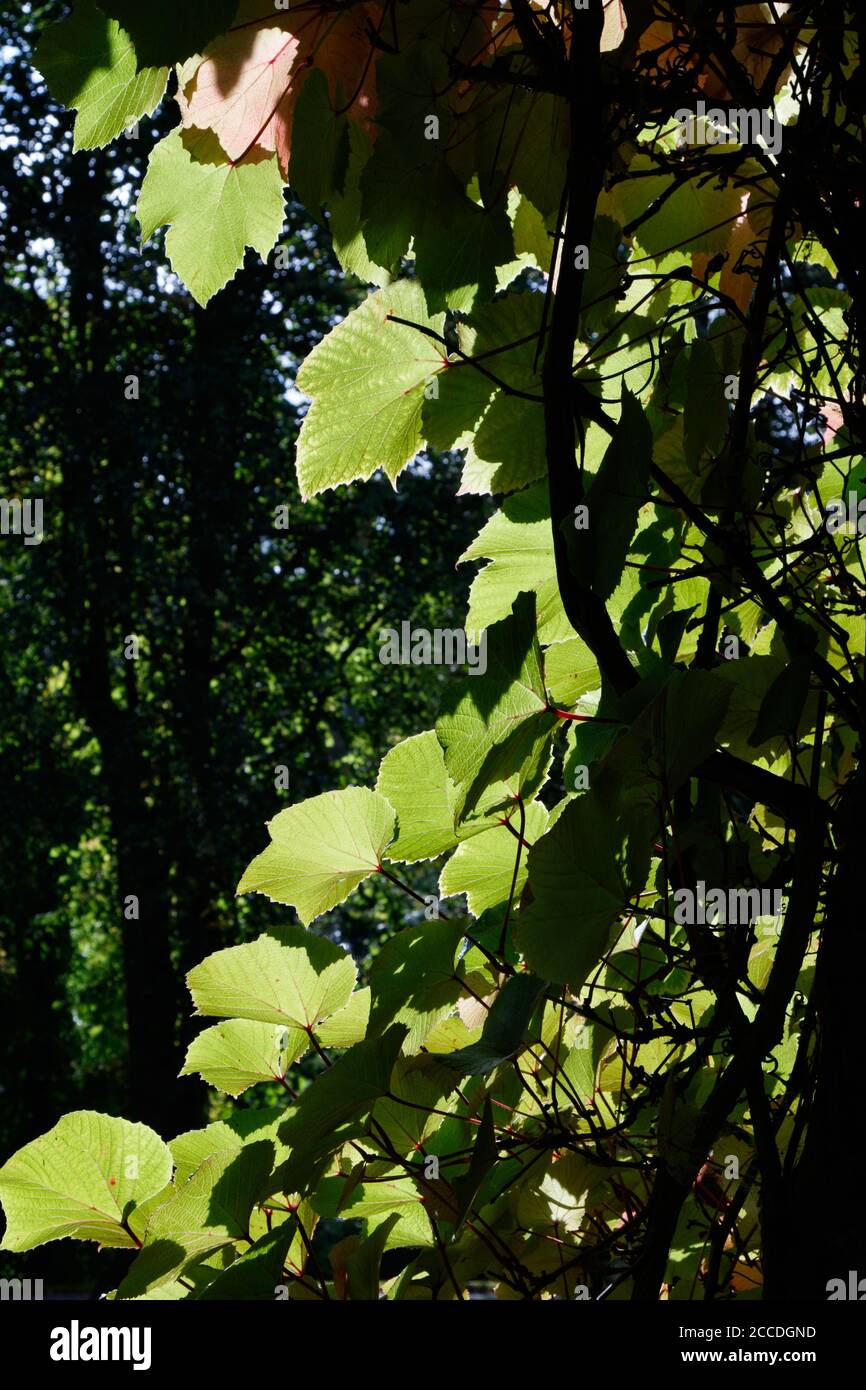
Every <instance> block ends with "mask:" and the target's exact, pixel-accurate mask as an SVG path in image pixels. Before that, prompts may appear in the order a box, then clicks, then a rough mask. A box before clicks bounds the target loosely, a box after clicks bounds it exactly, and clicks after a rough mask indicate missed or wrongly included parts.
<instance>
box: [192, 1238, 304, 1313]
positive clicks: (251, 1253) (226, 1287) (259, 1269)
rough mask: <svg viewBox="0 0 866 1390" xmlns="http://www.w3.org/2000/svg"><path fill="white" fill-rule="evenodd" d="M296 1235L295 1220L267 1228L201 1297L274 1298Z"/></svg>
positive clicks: (221, 1298)
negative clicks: (272, 1229) (273, 1228)
mask: <svg viewBox="0 0 866 1390" xmlns="http://www.w3.org/2000/svg"><path fill="white" fill-rule="evenodd" d="M294 1236H295V1223H294V1222H293V1221H284V1222H283V1224H282V1225H280V1226H278V1227H277V1229H276V1230H275V1231H267V1232H266V1233H265V1235H263V1236H261V1237H260V1238H259V1239H258V1240H257V1241H256V1243H255V1245H252V1246H250V1248H249V1250H247V1251H246V1252H245V1253H244V1254H243V1255H241V1256H240V1258H239V1259H237V1260H235V1262H234V1264H231V1265H229V1267H228V1269H226V1270H223V1272H222V1273H221V1274H218V1275H217V1277H216V1278H215V1279H214V1280H213V1281H212V1282H211V1283H210V1284H208V1285H207V1286H206V1287H205V1288H204V1289H203V1290H202V1291H201V1293H200V1294H199V1295H198V1298H200V1299H204V1300H207V1301H213V1300H225V1301H226V1302H228V1301H231V1302H232V1303H241V1302H251V1301H257V1302H263V1303H264V1302H267V1301H268V1300H271V1301H272V1300H273V1298H274V1295H275V1293H276V1289H277V1285H278V1284H280V1283H282V1275H283V1269H284V1268H285V1264H286V1259H287V1257H288V1252H289V1246H290V1245H291V1243H292V1241H293V1239H294Z"/></svg>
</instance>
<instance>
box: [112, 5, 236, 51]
mask: <svg viewBox="0 0 866 1390" xmlns="http://www.w3.org/2000/svg"><path fill="white" fill-rule="evenodd" d="M99 8H100V9H101V10H104V11H105V13H106V14H107V15H111V17H112V19H116V20H117V21H118V22H119V23H120V24H122V25H123V27H124V29H126V30H127V32H128V33H129V34H131V35H132V41H133V43H134V44H135V51H136V53H137V54H138V61H139V63H140V64H142V65H143V66H144V65H147V66H150V65H152V64H153V65H156V66H161V65H165V66H168V67H171V66H173V65H174V64H175V63H180V62H182V61H183V59H184V58H189V57H190V56H191V55H192V54H193V53H201V52H202V51H203V50H204V48H205V47H206V46H207V44H209V43H210V41H211V39H215V38H216V37H217V35H218V34H224V33H225V31H226V30H227V29H228V28H229V26H230V25H231V23H232V20H233V19H234V17H235V12H236V10H237V8H238V0H183V3H182V4H178V3H177V0H144V3H143V2H142V0H99Z"/></svg>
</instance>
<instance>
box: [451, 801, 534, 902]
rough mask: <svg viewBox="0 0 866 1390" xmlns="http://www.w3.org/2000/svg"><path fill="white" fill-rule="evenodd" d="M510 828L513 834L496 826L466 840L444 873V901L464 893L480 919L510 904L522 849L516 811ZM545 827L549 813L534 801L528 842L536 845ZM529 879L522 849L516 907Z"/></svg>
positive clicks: (526, 836) (526, 835) (528, 811)
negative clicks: (508, 902) (501, 904)
mask: <svg viewBox="0 0 866 1390" xmlns="http://www.w3.org/2000/svg"><path fill="white" fill-rule="evenodd" d="M510 825H511V827H512V830H513V831H514V833H513V834H512V831H511V830H509V829H508V827H507V826H505V825H494V826H492V827H491V828H490V829H489V830H485V831H483V832H482V834H480V835H476V836H474V837H473V838H472V839H471V840H464V841H463V843H462V844H461V845H459V846H458V848H457V849H456V850H455V852H454V854H453V855H452V856H451V858H450V859H449V860H448V863H447V864H446V865H445V868H444V869H443V870H442V874H441V877H440V879H439V889H440V892H441V894H442V896H443V898H449V897H453V896H454V894H455V893H465V894H466V898H467V901H468V903H469V911H470V912H471V913H472V915H473V917H480V916H481V914H482V912H485V911H486V910H487V909H488V908H491V907H497V906H499V904H500V903H505V902H506V901H507V898H508V894H509V892H510V891H511V884H512V880H513V878H514V865H515V860H516V857H517V850H518V848H519V847H520V840H519V839H518V838H516V836H517V833H518V831H519V827H520V817H519V816H518V815H517V813H516V812H514V813H513V814H512V815H511V817H510ZM546 826H547V811H546V810H545V808H544V807H543V806H542V805H541V803H540V802H539V801H531V802H530V803H529V805H528V806H527V807H526V824H525V827H524V839H525V840H526V842H527V843H528V844H529V845H532V844H534V843H535V841H536V840H537V839H538V838H539V836H540V835H543V834H544V831H545V828H546ZM526 877H527V850H526V848H521V851H520V863H519V867H518V871H517V880H516V886H515V891H514V905H515V907H516V906H517V903H518V902H519V901H520V894H521V893H522V891H523V885H524V884H525V883H526Z"/></svg>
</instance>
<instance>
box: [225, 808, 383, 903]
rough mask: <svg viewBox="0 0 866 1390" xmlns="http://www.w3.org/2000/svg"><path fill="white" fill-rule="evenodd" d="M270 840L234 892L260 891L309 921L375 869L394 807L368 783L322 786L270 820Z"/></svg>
mask: <svg viewBox="0 0 866 1390" xmlns="http://www.w3.org/2000/svg"><path fill="white" fill-rule="evenodd" d="M268 831H269V833H270V836H271V841H272V843H271V844H270V845H269V846H268V848H267V849H266V850H263V851H262V853H261V854H259V855H258V856H257V857H256V858H255V859H254V860H253V862H252V863H251V864H250V866H249V868H248V869H247V871H246V873H245V874H244V876H243V878H242V879H241V881H240V883H239V884H238V889H237V891H238V893H264V894H265V896H266V897H268V898H271V899H272V901H274V902H278V903H288V904H289V905H290V906H292V907H294V908H296V909H297V913H298V916H299V917H300V919H301V921H302V922H304V923H305V924H306V925H307V926H309V924H310V922H312V921H314V920H315V918H316V917H321V915H322V913H323V912H327V911H328V910H329V908H332V907H336V905H337V903H341V902H343V901H344V900H345V899H346V898H348V896H349V894H350V893H351V892H352V891H353V889H355V888H357V886H358V884H359V883H363V881H364V879H365V878H369V876H370V874H373V873H376V871H377V870H378V869H379V867H380V865H381V862H382V857H383V855H384V853H385V850H386V849H387V847H388V845H389V844H390V843H391V840H392V838H393V834H394V812H393V810H392V809H391V807H390V805H389V804H388V802H387V801H386V800H385V798H384V797H383V796H379V795H378V793H376V792H371V791H369V790H368V788H366V787H346V788H344V790H343V791H337V792H323V793H322V795H321V796H313V797H311V798H310V799H309V800H308V801H302V802H300V803H299V805H297V806H288V807H286V809H285V810H284V811H280V813H279V815H277V816H275V817H274V819H273V820H272V821H269V822H268Z"/></svg>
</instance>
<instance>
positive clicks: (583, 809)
mask: <svg viewBox="0 0 866 1390" xmlns="http://www.w3.org/2000/svg"><path fill="white" fill-rule="evenodd" d="M648 838H649V837H648V835H647V836H646V841H647V844H648ZM648 853H649V852H648V849H647V851H646V863H648ZM636 857H637V856H636ZM629 859H630V855H629V837H628V831H627V829H626V827H625V825H624V823H623V822H622V821H620V820H618V819H617V818H616V816H614V815H612V814H610V812H609V811H607V809H606V808H605V807H604V806H603V805H602V804H601V803H600V802H599V800H598V798H597V797H596V796H595V795H594V794H593V793H592V792H588V793H587V794H586V795H585V796H581V797H578V798H577V799H576V800H574V801H571V802H569V804H568V805H567V806H566V808H565V810H564V811H563V813H562V815H561V816H560V817H559V819H558V820H557V822H556V824H555V825H554V826H553V827H552V829H550V830H549V831H548V832H547V834H546V835H544V836H543V837H542V838H541V839H540V840H539V841H538V843H537V844H536V845H535V846H534V847H533V848H532V849H531V850H530V853H529V882H530V886H531V888H532V892H533V895H534V901H533V902H532V903H531V904H530V905H529V906H528V907H527V908H525V909H524V910H523V911H522V912H521V914H520V919H519V923H518V928H517V940H518V945H519V946H520V948H521V950H522V951H523V954H524V956H525V958H526V960H527V962H528V964H529V966H530V968H531V969H532V970H535V971H537V972H538V974H539V975H543V976H544V977H545V978H546V979H548V980H555V981H556V982H557V983H567V984H568V985H569V986H570V987H571V989H572V991H577V990H578V989H579V988H580V986H581V985H582V984H583V982H584V980H585V979H586V977H587V975H588V974H589V973H590V971H591V970H592V969H593V967H594V966H596V965H598V964H599V962H600V960H601V957H602V955H603V954H604V951H605V948H606V946H607V944H608V937H609V935H610V929H611V927H612V925H613V923H614V922H615V921H616V919H617V917H618V915H619V913H620V912H622V911H623V909H624V908H625V907H626V905H627V903H628V901H629V878H630V877H631V875H630V874H629ZM644 867H645V866H644ZM634 872H637V876H638V877H639V876H640V872H639V871H638V870H635V871H634ZM642 888H643V882H641V883H640V885H639V888H638V891H640V889H642Z"/></svg>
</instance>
